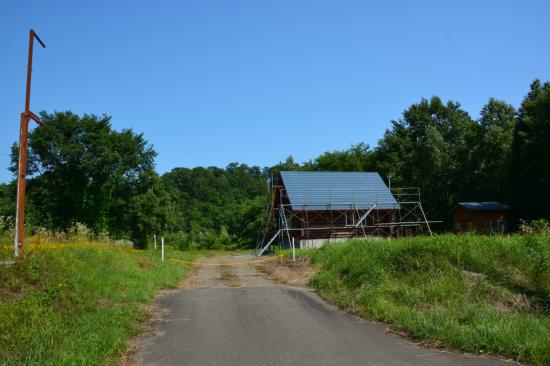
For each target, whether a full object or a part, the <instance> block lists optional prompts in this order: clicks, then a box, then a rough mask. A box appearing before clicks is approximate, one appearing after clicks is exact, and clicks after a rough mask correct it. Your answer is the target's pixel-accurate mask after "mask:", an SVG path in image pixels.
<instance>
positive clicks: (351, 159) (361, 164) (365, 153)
mask: <svg viewBox="0 0 550 366" xmlns="http://www.w3.org/2000/svg"><path fill="white" fill-rule="evenodd" d="M371 154H372V152H371V150H370V147H369V145H366V144H364V143H358V144H356V145H351V147H350V148H349V149H347V150H343V151H330V152H329V151H327V152H325V153H324V154H322V155H321V156H319V157H318V158H316V159H315V160H314V161H313V162H312V163H311V164H310V168H311V169H313V170H324V171H348V172H361V171H366V170H368V169H369V167H370V166H371V165H372V162H371Z"/></svg>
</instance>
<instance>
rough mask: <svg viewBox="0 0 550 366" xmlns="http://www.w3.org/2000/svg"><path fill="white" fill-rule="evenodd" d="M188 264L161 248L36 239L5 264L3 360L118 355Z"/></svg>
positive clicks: (0, 270)
mask: <svg viewBox="0 0 550 366" xmlns="http://www.w3.org/2000/svg"><path fill="white" fill-rule="evenodd" d="M168 255H169V256H170V257H171V258H179V259H190V258H192V256H193V254H189V253H183V252H179V251H170V252H169V253H168ZM185 270H186V267H185V266H184V265H182V264H181V263H176V262H169V261H166V262H164V263H162V262H161V261H160V253H159V252H158V251H157V252H154V251H152V250H151V251H140V250H134V249H131V248H130V247H127V246H116V245H114V244H105V243H97V242H92V243H81V244H72V245H67V244H64V245H63V244H62V245H51V244H48V245H42V246H38V247H34V248H33V250H32V251H29V253H27V254H26V255H25V256H24V257H23V258H20V259H19V260H17V261H16V262H15V264H13V265H11V266H5V265H3V266H2V267H0V364H2V365H4V364H9V365H16V364H17V365H103V364H112V363H115V362H117V361H118V360H119V359H120V356H121V355H122V353H123V352H124V351H125V349H126V346H127V342H128V340H129V339H130V338H131V337H132V336H134V335H136V334H138V333H139V330H138V329H137V328H136V324H137V323H139V322H140V321H142V320H144V319H145V317H146V311H145V310H146V305H147V304H148V303H150V302H151V300H152V298H153V296H154V294H155V292H157V291H158V290H159V289H162V288H170V287H175V286H176V285H177V283H178V282H179V281H181V280H182V278H183V277H184V273H185Z"/></svg>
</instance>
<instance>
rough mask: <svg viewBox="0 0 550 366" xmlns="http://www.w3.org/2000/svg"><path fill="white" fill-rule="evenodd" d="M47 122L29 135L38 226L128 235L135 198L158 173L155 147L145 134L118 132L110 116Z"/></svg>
mask: <svg viewBox="0 0 550 366" xmlns="http://www.w3.org/2000/svg"><path fill="white" fill-rule="evenodd" d="M42 119H43V121H44V122H45V127H43V128H37V129H35V130H33V131H32V132H31V133H30V134H29V163H28V164H29V165H28V173H29V177H30V179H29V182H28V196H29V200H28V202H29V207H32V210H29V211H31V215H30V218H31V219H32V223H33V224H35V225H40V226H45V227H48V228H50V229H52V230H66V229H67V228H68V227H70V226H71V225H72V224H73V223H74V222H80V223H84V224H86V225H87V226H88V227H89V228H92V229H93V230H94V231H95V232H96V233H99V232H110V233H111V234H113V235H115V236H124V235H127V234H128V233H129V231H130V217H131V216H132V214H131V213H130V212H129V211H128V207H129V206H130V203H131V202H132V200H133V199H134V196H135V195H137V194H141V193H142V192H145V191H147V189H148V187H144V186H143V185H144V181H143V177H144V176H147V175H148V174H149V175H151V174H153V173H154V165H153V164H154V158H155V156H156V153H155V151H154V150H153V148H152V147H151V146H150V145H149V144H148V143H147V141H146V140H145V139H144V138H143V135H142V134H135V133H134V132H133V131H132V130H122V131H120V132H118V131H115V130H113V129H112V127H111V124H110V117H108V116H102V117H97V116H95V115H83V116H82V117H80V116H78V115H75V114H73V113H71V112H56V113H54V114H47V113H42ZM16 151H17V149H16V148H15V149H14V150H13V153H12V164H11V170H12V171H13V172H14V173H15V172H16V170H17V153H16ZM149 182H150V181H149ZM150 184H152V183H150Z"/></svg>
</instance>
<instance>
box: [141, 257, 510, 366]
mask: <svg viewBox="0 0 550 366" xmlns="http://www.w3.org/2000/svg"><path fill="white" fill-rule="evenodd" d="M200 261H201V262H205V263H208V264H209V265H208V266H200V267H195V273H194V275H193V276H192V280H191V281H190V283H189V286H188V288H184V289H181V290H178V291H173V292H170V293H168V294H166V295H164V296H162V297H160V298H159V299H158V300H157V305H158V306H160V307H161V308H163V310H165V316H163V318H162V319H161V320H160V321H159V322H158V323H157V324H156V325H155V330H154V332H153V334H152V335H150V336H149V337H147V338H145V339H144V340H143V341H142V344H141V348H142V360H141V362H142V364H143V365H148V366H153V365H166V366H170V365H195V366H201V365H224V366H232V365H239V366H245V365H278V366H280V365H339V366H340V365H342V366H344V365H372V366H375V365H377V366H390V365H393V366H402V365H414V366H416V365H418V366H429V365H449V366H455V365H456V366H459V365H460V366H462V365H463V366H466V365H468V366H475V365H509V364H508V363H505V362H502V361H496V360H492V359H488V358H481V357H476V356H469V355H462V354H459V353H455V352H442V351H435V350H431V349H427V348H423V347H420V346H416V345H414V344H411V343H410V342H409V341H408V340H406V339H405V338H402V337H399V336H396V335H392V334H389V333H386V332H385V326H384V325H383V324H379V323H374V322H369V321H365V320H362V319H360V318H358V317H356V316H353V315H350V314H347V313H344V312H342V311H340V310H338V309H336V308H334V307H333V306H330V305H328V304H326V303H325V302H324V301H323V300H321V299H320V298H319V297H318V296H317V295H316V294H315V293H314V292H312V291H311V290H309V289H307V288H298V287H291V286H285V285H281V284H278V283H274V282H272V281H271V280H270V279H268V278H267V277H266V276H265V275H263V274H262V273H260V272H259V271H257V270H256V268H255V266H254V265H253V264H249V263H246V264H239V265H235V266H227V265H225V264H230V263H234V264H238V263H243V262H247V261H254V257H252V256H248V255H231V256H224V257H217V258H210V259H201V260H200Z"/></svg>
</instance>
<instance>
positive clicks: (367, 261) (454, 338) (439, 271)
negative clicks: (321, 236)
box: [304, 235, 550, 365]
mask: <svg viewBox="0 0 550 366" xmlns="http://www.w3.org/2000/svg"><path fill="white" fill-rule="evenodd" d="M304 254H305V255H309V256H311V258H312V261H313V263H315V264H316V265H317V266H318V267H319V268H320V270H321V271H320V272H319V273H318V274H317V275H316V276H315V277H314V278H313V280H312V285H313V286H314V287H315V288H316V289H317V290H318V291H319V293H320V294H321V295H322V296H324V297H325V298H327V299H328V300H329V301H331V302H333V303H336V304H338V305H340V306H341V307H344V308H346V309H348V310H352V311H354V312H356V313H358V314H359V315H360V316H364V317H368V318H374V319H377V320H381V321H384V322H387V323H390V324H391V325H392V327H393V328H395V329H397V330H399V331H405V332H407V333H408V334H409V335H410V336H411V337H413V338H415V339H418V340H423V341H424V342H425V343H426V344H431V345H436V346H441V347H451V348H455V349H459V350H461V351H465V352H473V353H484V354H492V355H500V356H504V357H507V358H513V359H515V360H518V361H527V362H533V363H535V364H538V365H548V364H550V237H549V236H546V235H528V236H519V235H517V236H476V235H461V236H456V235H441V236H435V237H414V238H405V239H398V240H376V241H375V240H371V241H364V240H363V241H361V240H354V241H349V242H346V243H343V244H339V245H325V246H323V247H322V248H321V249H319V250H316V251H310V252H305V253H304Z"/></svg>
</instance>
